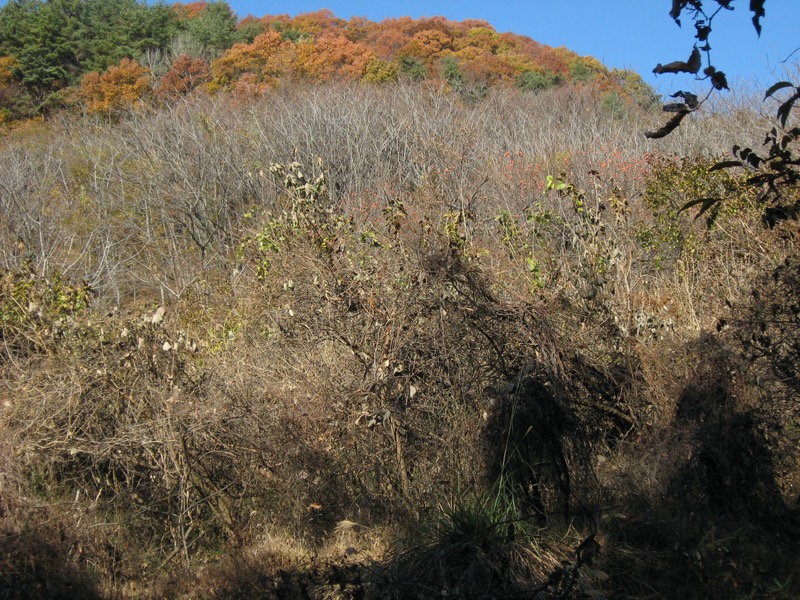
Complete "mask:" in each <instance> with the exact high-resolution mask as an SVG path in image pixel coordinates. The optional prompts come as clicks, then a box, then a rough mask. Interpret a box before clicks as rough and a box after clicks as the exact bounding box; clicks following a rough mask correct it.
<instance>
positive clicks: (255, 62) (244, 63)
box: [211, 29, 295, 88]
mask: <svg viewBox="0 0 800 600" xmlns="http://www.w3.org/2000/svg"><path fill="white" fill-rule="evenodd" d="M294 54H295V52H294V47H293V45H292V43H291V42H290V41H284V40H283V38H282V37H281V34H280V33H278V32H277V31H275V30H274V29H269V30H267V31H265V32H264V33H262V34H261V35H259V36H256V38H255V39H254V40H253V43H252V44H234V46H233V47H232V48H231V49H230V50H228V51H227V52H226V53H225V54H223V55H222V56H221V57H220V58H218V59H217V60H215V61H214V62H213V63H211V72H212V75H213V84H214V86H215V87H221V88H230V87H232V86H234V85H235V84H236V82H237V81H238V80H239V79H240V78H241V77H242V76H243V75H244V74H249V76H248V78H247V80H248V83H249V84H251V85H258V86H261V87H263V88H266V87H269V86H271V85H274V84H275V83H276V82H277V80H278V79H279V78H280V77H282V76H285V75H290V74H291V73H292V70H293V65H294Z"/></svg>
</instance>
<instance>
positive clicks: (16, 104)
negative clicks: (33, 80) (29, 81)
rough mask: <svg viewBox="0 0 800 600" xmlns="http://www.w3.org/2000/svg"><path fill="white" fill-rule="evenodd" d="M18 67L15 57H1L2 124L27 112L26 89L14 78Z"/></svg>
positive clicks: (0, 98)
mask: <svg viewBox="0 0 800 600" xmlns="http://www.w3.org/2000/svg"><path fill="white" fill-rule="evenodd" d="M17 66H18V63H17V59H16V58H14V57H13V56H0V124H2V123H4V122H6V121H9V120H11V119H13V118H16V117H18V116H19V115H20V114H21V113H23V112H25V111H24V108H23V104H25V102H24V101H25V99H26V98H25V96H26V93H25V89H24V88H23V87H22V86H21V85H19V82H18V81H17V78H16V77H15V76H14V69H15V68H16V67H17Z"/></svg>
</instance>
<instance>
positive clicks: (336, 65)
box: [297, 30, 375, 81]
mask: <svg viewBox="0 0 800 600" xmlns="http://www.w3.org/2000/svg"><path fill="white" fill-rule="evenodd" d="M297 58H298V71H299V73H300V74H302V75H305V76H307V77H310V78H311V79H318V80H322V81H328V80H331V79H334V78H337V77H341V78H346V79H361V78H362V77H363V76H364V75H365V73H366V70H367V65H369V64H370V62H371V61H372V59H373V58H375V53H374V52H373V51H372V50H371V49H370V48H368V47H367V46H366V45H364V44H362V43H360V42H353V41H351V40H350V39H348V38H347V37H346V36H345V35H344V34H343V33H340V32H337V31H330V30H329V31H324V32H322V33H321V34H320V35H319V36H318V37H317V38H316V40H314V41H308V42H301V43H300V44H298V48H297Z"/></svg>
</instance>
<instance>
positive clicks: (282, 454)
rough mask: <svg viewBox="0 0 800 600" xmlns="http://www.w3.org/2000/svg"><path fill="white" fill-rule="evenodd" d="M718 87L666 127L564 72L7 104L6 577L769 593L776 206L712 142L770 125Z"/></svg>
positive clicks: (155, 583)
mask: <svg viewBox="0 0 800 600" xmlns="http://www.w3.org/2000/svg"><path fill="white" fill-rule="evenodd" d="M728 108H729V110H728V111H727V112H725V111H723V110H719V111H717V112H716V113H713V114H708V115H706V116H705V117H704V118H698V119H695V120H693V121H692V122H691V123H690V124H689V125H688V126H687V125H686V124H685V125H684V126H683V127H681V128H680V129H678V131H676V132H675V133H674V134H673V135H672V136H671V137H670V138H668V139H667V140H665V141H662V142H659V143H658V145H656V143H655V142H653V141H649V140H646V139H645V138H644V137H643V136H642V135H641V132H642V131H643V130H645V129H647V128H648V127H652V125H653V123H654V121H655V120H657V119H658V117H657V116H654V115H651V114H649V113H647V112H640V111H637V110H635V109H633V108H631V109H629V110H623V111H619V110H612V109H611V107H609V106H608V104H607V103H605V102H603V100H602V94H601V93H598V91H597V90H596V89H593V88H592V87H591V86H585V85H584V86H566V87H561V88H556V89H551V90H546V91H543V92H541V93H538V94H528V93H524V92H521V91H518V90H514V89H494V90H490V91H489V92H488V93H487V94H486V95H485V97H483V98H482V99H476V98H467V97H465V96H464V95H462V94H459V93H458V92H455V91H454V90H453V89H452V86H449V85H446V84H431V85H427V84H423V85H420V84H419V83H417V82H410V83H408V84H399V85H397V86H395V87H392V88H388V87H380V88H371V87H365V86H361V85H356V84H343V83H333V84H327V85H316V86H305V85H302V84H299V83H298V84H295V85H291V86H288V85H287V86H280V87H278V88H276V89H274V90H271V91H268V92H266V94H265V95H263V96H259V97H254V98H250V99H243V98H242V97H236V96H233V95H230V96H219V97H216V98H209V97H205V96H197V97H195V98H193V99H189V100H184V101H181V102H178V103H174V104H172V105H169V106H165V107H161V108H158V109H153V110H135V111H122V112H120V113H119V114H118V117H117V118H116V119H115V120H114V121H113V122H109V121H103V120H93V119H82V120H76V119H74V118H68V117H63V118H56V119H53V120H51V121H50V122H49V123H47V124H45V125H41V124H35V123H33V124H28V125H27V126H25V127H19V128H16V129H14V130H11V131H8V132H6V133H5V135H4V136H3V137H2V139H0V145H2V148H1V150H2V151H0V202H2V203H3V204H2V205H1V206H0V214H2V215H3V219H2V220H0V269H2V271H0V274H2V287H0V327H1V328H2V329H1V330H0V332H1V334H2V337H1V339H2V354H0V427H2V431H3V435H2V436H0V439H2V440H3V441H2V454H1V456H2V461H3V462H2V471H1V472H0V477H2V479H0V535H2V539H3V540H4V543H3V549H2V554H0V567H2V568H0V590H2V593H3V594H4V595H5V596H7V597H19V598H22V597H37V596H47V597H74V596H76V595H83V596H87V597H90V596H91V595H95V596H97V597H112V596H115V595H125V596H131V597H164V596H173V597H185V598H191V597H216V598H233V597H243V596H244V597H253V596H260V597H273V596H274V597H337V596H338V597H353V598H356V597H365V596H366V597H392V596H393V597H398V598H405V597H444V596H458V597H476V598H477V597H487V596H489V597H519V596H520V595H524V594H527V595H528V596H534V597H537V596H536V595H537V594H538V597H565V598H566V597H579V596H581V595H583V596H584V597H585V596H586V595H590V596H593V597H600V596H601V595H604V594H608V595H610V594H615V595H617V596H618V597H631V598H634V597H636V598H641V597H652V596H653V595H657V596H658V595H668V594H671V595H678V596H681V597H686V598H716V597H719V598H722V597H724V598H731V597H750V596H752V595H759V596H770V595H771V596H773V597H780V595H781V594H783V595H784V596H785V597H790V596H791V595H792V594H794V593H795V592H796V591H797V581H795V580H794V578H793V577H794V574H795V573H796V572H797V571H798V567H800V565H798V564H797V556H800V553H798V552H797V544H798V534H799V533H800V532H799V530H798V521H797V517H798V509H797V502H798V491H797V490H798V485H800V482H798V474H800V465H798V456H797V452H796V448H797V443H798V442H799V441H800V439H798V431H800V414H798V395H797V394H798V391H799V390H798V384H797V366H796V365H797V364H798V360H797V353H798V324H800V322H799V321H798V319H799V318H800V313H799V312H798V310H797V298H798V294H797V292H798V289H797V285H798V282H797V272H798V259H797V224H796V221H792V220H784V221H782V222H781V223H780V224H778V225H777V226H774V227H772V228H770V227H769V226H767V225H765V224H764V223H763V222H762V220H761V217H762V215H763V206H762V205H760V204H759V203H758V202H757V199H756V198H755V197H754V194H753V192H752V189H751V187H749V186H748V185H747V182H746V180H745V179H744V178H743V177H740V176H738V175H737V174H736V172H735V171H727V170H714V169H713V168H712V167H713V165H714V164H716V162H717V161H718V160H719V157H720V156H722V155H723V154H724V153H725V152H726V151H727V150H728V149H729V148H730V146H731V145H732V144H733V143H736V142H738V143H753V144H758V143H760V142H761V141H762V139H763V130H764V127H765V125H766V124H768V123H769V122H770V121H769V119H770V115H769V112H770V111H766V114H763V115H760V114H758V113H757V112H756V111H753V110H738V109H737V107H736V106H731V107H728ZM679 152H680V156H687V157H688V158H678V153H679ZM786 193H787V194H794V195H795V197H796V194H797V190H795V189H792V188H787V190H786ZM710 196H714V197H725V198H726V200H725V202H723V203H720V204H719V209H718V210H717V211H716V212H715V213H714V214H713V219H712V220H710V221H709V220H707V219H706V218H705V217H706V216H708V215H703V218H701V219H699V220H695V219H694V218H693V214H692V210H681V209H682V208H683V207H684V206H685V205H686V204H687V203H688V202H691V201H692V200H695V199H696V198H698V197H710Z"/></svg>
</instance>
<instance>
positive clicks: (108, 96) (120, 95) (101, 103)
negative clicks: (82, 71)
mask: <svg viewBox="0 0 800 600" xmlns="http://www.w3.org/2000/svg"><path fill="white" fill-rule="evenodd" d="M149 92H150V71H149V69H146V68H144V67H142V66H141V65H140V64H139V63H138V62H136V61H135V60H132V59H129V58H124V59H122V61H121V62H120V63H119V65H115V66H112V67H110V68H109V69H108V71H106V72H105V73H102V74H101V73H98V72H92V73H87V74H86V75H84V77H83V79H82V81H81V86H80V92H79V94H80V97H81V98H82V99H83V101H84V103H85V106H86V112H88V113H106V114H108V113H113V112H115V111H118V110H123V109H128V108H131V107H134V106H137V105H138V104H140V103H141V102H142V100H143V98H144V97H145V96H146V95H147V94H148V93H149Z"/></svg>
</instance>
